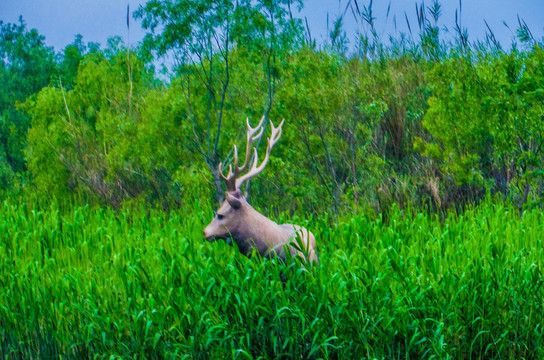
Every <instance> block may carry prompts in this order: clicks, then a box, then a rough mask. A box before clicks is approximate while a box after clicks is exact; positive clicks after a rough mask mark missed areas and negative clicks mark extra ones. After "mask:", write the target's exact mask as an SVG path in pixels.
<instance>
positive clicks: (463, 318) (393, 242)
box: [0, 202, 544, 359]
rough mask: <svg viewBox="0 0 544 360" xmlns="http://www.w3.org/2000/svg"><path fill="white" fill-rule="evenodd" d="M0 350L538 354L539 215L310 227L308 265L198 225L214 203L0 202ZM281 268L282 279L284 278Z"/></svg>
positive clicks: (542, 219)
mask: <svg viewBox="0 0 544 360" xmlns="http://www.w3.org/2000/svg"><path fill="white" fill-rule="evenodd" d="M0 212H1V216H0V219H2V220H1V222H0V242H1V243H2V244H3V245H2V247H0V278H1V279H3V280H2V286H1V287H0V302H1V303H2V306H1V307H0V325H1V326H0V356H2V357H8V358H29V357H35V356H36V354H40V356H47V357H59V356H62V357H63V358H67V359H70V358H82V357H84V358H94V357H100V358H110V357H115V358H118V357H123V358H135V357H138V358H149V359H154V358H185V357H188V358H197V359H199V358H210V357H211V358H218V357H219V358H238V357H241V356H242V357H245V358H277V357H289V358H292V357H297V358H299V357H301V358H305V359H314V358H323V359H328V358H399V357H410V358H435V357H441V358H470V357H473V358H488V359H495V358H497V359H498V358H538V357H540V356H542V352H543V349H544V337H543V333H542V331H540V330H539V329H540V328H541V322H542V317H541V316H540V314H541V313H542V311H543V310H544V309H543V308H542V297H543V296H544V294H543V287H542V286H541V285H542V280H541V272H540V269H541V267H542V266H543V263H542V261H543V260H542V259H544V257H543V254H542V249H543V247H542V244H541V238H542V237H541V233H542V231H544V229H543V224H544V213H542V211H541V210H533V211H529V212H526V213H525V214H524V216H523V217H522V218H520V217H519V216H518V213H517V210H516V209H515V208H507V207H504V206H503V205H493V204H492V203H486V204H484V205H482V206H480V207H478V208H474V209H469V210H467V211H466V212H465V213H464V214H463V215H461V216H457V215H455V214H449V215H448V216H447V217H445V218H444V219H443V220H442V221H439V219H438V217H437V216H428V215H426V214H422V213H419V212H414V213H411V212H406V211H402V210H399V209H398V207H394V208H393V210H392V211H391V212H390V214H389V216H390V217H389V221H388V222H387V223H386V222H384V221H382V220H381V218H379V217H378V218H377V219H375V218H374V219H372V218H368V217H365V216H355V217H353V218H351V219H347V220H346V221H341V222H340V223H338V224H337V225H335V226H333V227H331V226H330V225H329V224H327V223H326V221H324V220H323V219H315V220H314V221H312V223H310V224H305V226H309V227H310V228H311V229H312V231H314V232H315V233H316V235H317V238H318V239H319V252H320V253H319V255H320V260H321V266H320V267H316V268H310V269H308V270H303V269H301V268H300V266H299V264H294V265H292V267H291V268H290V269H288V268H287V266H286V265H282V264H279V263H274V262H271V261H268V260H261V259H257V258H253V259H248V258H246V257H244V256H243V255H241V254H240V253H238V252H237V251H236V250H235V249H234V248H232V247H229V246H227V245H226V244H224V243H222V242H217V243H207V242H206V241H205V240H204V239H202V235H201V231H202V227H203V226H204V222H205V221H206V219H207V218H209V216H211V209H209V208H208V207H203V206H201V205H200V204H199V203H194V204H193V205H191V206H188V207H187V208H185V209H183V210H179V211H172V212H170V213H169V214H165V213H163V212H160V211H149V210H142V209H140V210H138V209H136V208H135V209H133V210H132V211H126V210H121V211H119V212H114V211H112V210H111V209H94V208H91V207H88V206H87V207H75V208H72V209H70V210H64V211H62V210H61V209H59V208H58V207H56V206H51V207H46V208H44V209H42V210H35V209H34V206H31V205H27V204H24V203H22V204H19V205H14V204H12V203H9V202H4V203H3V204H2V207H1V208H0ZM280 272H282V273H283V274H284V275H285V276H286V277H287V280H286V281H285V283H282V281H281V280H280V279H281V275H280Z"/></svg>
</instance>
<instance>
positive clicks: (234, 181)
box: [219, 116, 284, 191]
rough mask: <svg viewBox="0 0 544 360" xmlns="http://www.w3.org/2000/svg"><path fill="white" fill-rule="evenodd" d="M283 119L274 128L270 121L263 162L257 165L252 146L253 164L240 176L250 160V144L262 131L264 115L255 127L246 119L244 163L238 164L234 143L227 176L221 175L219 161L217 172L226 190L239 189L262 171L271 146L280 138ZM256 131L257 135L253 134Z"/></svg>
mask: <svg viewBox="0 0 544 360" xmlns="http://www.w3.org/2000/svg"><path fill="white" fill-rule="evenodd" d="M283 121H284V120H282V121H281V123H280V125H279V126H278V127H277V128H275V127H274V124H272V121H270V126H271V128H272V133H271V135H270V137H269V138H268V144H267V146H266V155H265V157H264V160H263V162H262V163H261V165H259V166H257V164H258V162H259V156H258V154H257V148H255V147H254V148H253V153H254V157H255V159H254V161H253V165H252V166H251V169H250V170H249V171H248V172H247V173H246V174H245V175H243V176H240V174H241V173H242V172H243V171H245V170H246V168H247V166H248V165H249V162H250V160H251V146H252V145H253V142H254V141H255V140H258V139H260V138H261V136H262V135H263V132H264V128H263V127H262V126H263V122H264V116H263V117H262V118H261V121H260V122H259V124H258V125H257V126H256V127H255V128H252V127H251V126H250V125H249V119H246V123H247V145H246V158H245V160H244V163H243V164H242V166H238V149H237V147H236V145H234V161H233V163H232V165H229V172H228V174H227V176H225V175H223V170H222V169H221V165H222V163H219V173H220V174H221V178H223V180H224V181H225V184H226V185H227V191H236V190H238V189H240V187H241V186H242V184H243V183H244V182H245V181H246V180H249V179H251V178H252V177H254V176H255V175H257V174H259V173H260V172H261V171H263V169H264V168H265V166H266V164H267V162H268V159H269V157H270V151H271V150H272V147H273V146H274V144H276V142H277V141H278V140H279V139H280V136H281V127H282V125H283ZM256 133H257V135H255V134H256Z"/></svg>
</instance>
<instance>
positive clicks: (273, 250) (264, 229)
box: [204, 117, 319, 263]
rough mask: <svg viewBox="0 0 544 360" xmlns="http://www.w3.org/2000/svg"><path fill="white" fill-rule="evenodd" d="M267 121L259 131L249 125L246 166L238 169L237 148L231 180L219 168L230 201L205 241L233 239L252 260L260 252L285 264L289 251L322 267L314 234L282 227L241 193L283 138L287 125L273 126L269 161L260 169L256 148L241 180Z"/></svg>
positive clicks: (221, 210) (291, 227)
mask: <svg viewBox="0 0 544 360" xmlns="http://www.w3.org/2000/svg"><path fill="white" fill-rule="evenodd" d="M263 121H264V117H263V118H262V119H261V122H260V123H259V125H257V127H255V128H252V127H251V126H250V125H249V120H248V121H247V127H248V131H247V147H246V158H245V161H244V163H243V164H242V166H238V151H237V148H236V145H234V162H233V165H231V166H229V173H228V175H227V176H224V175H223V172H222V170H221V165H222V164H219V172H220V174H221V177H222V178H223V180H224V181H225V183H226V185H227V192H226V199H225V201H224V202H223V204H222V205H221V207H220V208H219V210H218V211H217V215H216V216H215V218H214V219H213V220H212V222H211V223H210V224H209V225H208V226H207V227H206V228H205V229H204V237H205V238H206V240H208V241H214V240H217V239H227V238H232V239H233V241H234V242H235V243H236V245H237V246H238V249H239V250H240V252H241V253H242V254H244V255H247V256H250V255H251V253H252V252H253V251H258V252H259V254H260V255H261V256H262V257H267V258H270V257H274V256H277V257H279V258H280V259H282V260H284V261H285V260H286V258H287V254H286V253H285V251H286V250H288V251H289V253H290V255H291V256H301V257H302V258H303V259H304V260H305V261H306V262H308V261H313V262H315V263H318V262H319V260H318V257H317V253H316V249H315V237H314V235H313V234H312V233H311V232H310V231H308V230H307V229H305V228H303V227H301V226H298V225H292V224H282V225H278V224H277V223H275V222H274V221H272V220H270V219H268V218H267V217H266V216H264V215H262V214H261V213H259V212H258V211H257V210H255V209H254V208H253V207H251V205H249V203H248V202H247V201H246V199H245V197H244V196H243V195H242V192H241V191H240V187H241V185H242V183H243V182H244V181H246V180H248V179H250V178H252V177H253V176H255V175H257V174H259V173H260V172H261V171H262V170H263V169H264V167H265V166H266V163H267V161H268V158H269V156H270V150H271V149H272V147H273V146H274V144H275V143H276V142H277V141H278V139H279V138H280V136H281V127H282V125H283V121H282V122H281V124H280V125H279V126H278V127H277V128H274V125H273V124H272V123H271V127H272V135H271V137H270V138H269V139H268V144H267V148H266V155H265V159H264V160H263V162H262V163H261V165H259V166H257V164H258V156H257V150H256V149H255V148H254V149H253V150H254V162H253V165H252V166H251V169H249V171H248V172H247V173H246V174H245V175H242V176H240V175H241V173H242V172H243V171H245V170H246V168H247V167H248V165H249V163H250V158H251V154H250V153H251V146H252V144H253V141H255V140H257V139H259V138H260V137H261V136H262V134H263V128H262V124H263ZM255 134H257V135H255ZM300 250H302V251H300Z"/></svg>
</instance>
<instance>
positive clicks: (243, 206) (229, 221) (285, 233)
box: [204, 191, 318, 263]
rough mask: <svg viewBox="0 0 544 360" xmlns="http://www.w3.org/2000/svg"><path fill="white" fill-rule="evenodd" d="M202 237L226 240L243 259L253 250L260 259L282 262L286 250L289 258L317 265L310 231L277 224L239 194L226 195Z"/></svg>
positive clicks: (212, 239) (313, 239)
mask: <svg viewBox="0 0 544 360" xmlns="http://www.w3.org/2000/svg"><path fill="white" fill-rule="evenodd" d="M204 237H205V238H206V240H208V241H214V240H217V239H227V238H229V237H230V238H232V240H233V241H234V242H235V243H236V245H237V246H238V249H239V250H240V252H241V253H242V254H244V255H246V256H250V255H251V252H252V251H257V252H259V254H260V255H261V256H262V257H266V258H272V257H275V256H277V257H279V258H280V259H282V260H283V261H285V260H286V258H287V255H286V253H285V250H286V248H287V249H289V252H290V255H291V256H297V255H299V256H301V257H303V258H304V259H305V260H306V261H315V262H316V263H317V262H318V259H317V254H316V251H315V237H314V235H313V234H312V233H311V232H309V231H308V230H307V229H305V228H303V227H300V226H298V225H292V224H282V225H278V224H277V223H275V222H274V221H272V220H270V219H269V218H267V217H266V216H264V215H262V214H261V213H259V212H258V211H257V210H255V209H254V208H253V207H252V206H251V205H249V204H248V202H247V201H246V200H245V198H244V197H243V195H242V193H241V192H239V191H238V192H235V193H227V200H225V201H224V202H223V205H222V206H221V208H220V209H219V210H218V211H217V215H216V217H215V218H214V219H213V220H212V222H211V223H210V224H209V225H208V226H207V227H206V229H204ZM292 244H295V246H296V247H299V248H302V249H303V251H299V250H297V249H296V248H295V247H294V246H292ZM286 245H287V246H286Z"/></svg>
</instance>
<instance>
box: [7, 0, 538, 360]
mask: <svg viewBox="0 0 544 360" xmlns="http://www.w3.org/2000/svg"><path fill="white" fill-rule="evenodd" d="M359 3H360V2H359ZM351 4H352V6H354V8H353V13H352V14H353V15H354V16H357V17H358V20H359V21H360V22H361V23H364V24H365V27H364V28H365V29H366V31H365V32H364V33H361V34H358V35H359V40H357V41H356V42H355V43H353V42H351V43H349V42H348V41H347V38H346V35H345V33H344V30H343V28H342V24H343V18H342V17H339V18H337V19H336V20H335V21H334V22H333V25H332V29H331V31H330V34H329V35H330V36H329V39H328V40H327V41H326V43H325V44H318V43H316V42H315V40H314V38H313V37H312V34H310V33H309V32H308V29H306V28H305V27H304V22H303V21H302V19H298V18H297V17H296V16H295V14H296V12H295V11H294V9H295V8H297V7H300V6H302V5H303V1H302V0H299V1H292V0H275V1H250V0H238V1H232V0H212V1H208V0H175V1H168V2H166V1H155V0H150V1H148V3H147V4H146V5H145V6H144V7H141V8H139V9H138V10H137V11H136V12H135V13H134V14H133V15H134V17H136V18H137V19H140V20H141V23H142V25H143V27H144V28H145V29H146V30H147V32H148V35H147V36H146V38H145V40H144V41H143V42H142V43H141V44H138V46H128V44H125V43H123V40H122V39H120V38H112V39H110V40H109V42H108V44H107V45H106V46H105V47H102V46H100V45H99V44H93V43H90V44H85V43H84V41H83V38H82V37H81V36H77V37H76V39H75V41H74V43H72V44H70V45H68V46H67V47H66V48H65V49H63V50H62V51H61V52H60V53H55V51H54V50H53V49H52V48H50V47H48V46H47V45H46V42H45V38H44V37H43V36H41V35H39V33H38V31H37V30H35V29H31V30H29V29H27V27H26V25H25V23H24V21H23V20H22V19H21V20H20V21H19V23H17V24H4V23H1V22H0V86H2V88H1V89H0V201H2V203H1V204H2V205H1V207H0V214H1V215H0V355H1V356H2V357H7V358H39V357H56V356H57V355H59V354H62V355H63V356H64V357H67V358H81V357H88V358H93V357H94V356H96V355H99V356H100V357H103V358H109V356H110V355H113V358H117V357H141V358H149V357H154V358H164V357H166V358H169V357H174V356H178V357H180V358H182V357H184V356H185V355H188V357H190V358H224V357H241V358H252V357H259V356H263V357H265V358H274V357H280V356H289V357H301V358H318V357H322V358H359V357H361V356H363V357H367V358H374V357H376V358H381V357H385V358H397V357H406V356H409V357H412V358H426V357H428V358H431V357H440V358H447V357H453V358H468V357H477V358H478V357H485V358H521V357H525V358H535V357H541V356H543V354H542V352H543V350H542V348H543V344H544V340H543V337H542V330H541V328H542V324H541V316H540V314H541V313H542V311H543V309H542V306H543V304H542V298H543V295H544V294H542V286H541V285H542V274H541V272H540V268H541V266H542V259H543V257H542V254H541V250H540V249H541V248H542V244H541V243H540V238H539V235H540V234H541V233H542V230H543V229H542V227H543V226H544V225H543V224H544V222H543V220H544V219H543V216H544V212H543V210H542V205H543V200H544V171H543V169H542V165H541V164H542V163H543V161H544V152H543V149H542V145H543V143H544V67H543V66H542V64H543V63H544V49H543V43H542V42H540V41H538V40H537V39H535V38H534V36H533V34H532V33H531V31H530V30H529V29H528V28H527V26H526V25H525V23H524V22H523V21H522V20H521V19H520V21H519V27H518V29H517V40H516V41H515V42H513V43H512V46H508V47H507V49H505V48H503V47H502V46H501V44H499V43H498V42H497V41H496V39H495V37H494V35H493V33H492V31H491V29H489V32H488V34H487V36H486V39H485V40H484V41H479V42H469V40H468V34H467V32H466V30H465V29H463V28H462V27H461V26H460V25H459V24H458V23H456V24H453V29H454V30H455V31H453V32H452V33H450V34H449V35H450V36H451V35H452V34H453V37H451V38H447V40H446V38H445V37H444V36H443V34H442V33H441V30H440V29H441V27H440V25H439V17H440V4H439V3H438V2H437V1H434V2H432V4H431V5H430V6H429V7H427V8H425V7H424V6H416V8H417V15H418V23H417V24H411V25H412V26H411V27H410V26H409V29H410V31H409V32H408V33H406V34H396V35H394V36H392V37H391V38H389V39H383V38H382V37H381V36H380V35H379V34H378V32H377V31H376V28H375V24H376V19H375V18H374V17H373V15H372V2H370V3H369V4H368V6H358V7H355V4H357V1H353V2H351ZM359 5H362V4H359ZM157 59H159V60H157ZM160 59H169V61H167V62H166V64H167V65H168V68H167V67H165V68H164V69H163V70H164V71H160V72H159V71H157V67H158V66H159V65H158V64H159V63H160V61H161V60H160ZM159 73H160V74H159ZM263 114H264V116H265V119H266V121H267V122H268V121H272V122H274V123H276V124H277V123H278V122H279V121H281V119H282V118H285V119H286V122H285V125H284V127H283V135H282V138H281V140H280V142H279V143H278V144H277V145H276V147H275V148H274V151H273V155H272V157H271V159H270V161H269V163H268V166H267V169H266V170H265V171H264V172H263V173H262V174H260V175H259V176H258V177H257V178H255V179H254V180H253V181H251V183H248V185H247V186H246V188H245V189H244V190H245V191H246V192H247V194H248V198H249V200H250V201H251V203H252V205H254V206H255V207H256V208H257V209H259V210H260V211H262V212H263V213H265V214H267V215H270V216H271V217H273V218H274V219H275V220H279V221H282V220H283V221H295V220H292V219H293V218H294V219H296V221H297V222H299V223H301V224H303V223H304V222H306V223H307V224H306V225H307V226H308V227H309V228H311V229H312V230H313V231H314V232H315V233H316V235H317V238H318V249H319V251H320V258H321V262H322V266H321V267H319V268H315V269H310V270H309V271H303V270H301V269H300V267H299V265H298V264H294V265H290V266H291V267H292V269H291V270H287V269H285V266H286V265H281V264H274V263H271V262H269V261H263V260H258V259H257V260H255V259H254V260H253V261H248V260H247V259H246V258H244V257H241V256H240V255H239V254H236V252H235V251H234V249H232V248H230V247H228V246H226V245H224V244H208V243H204V241H203V239H202V228H203V225H204V224H205V223H206V222H207V221H209V220H210V217H211V214H212V210H213V207H215V206H216V205H217V200H220V199H222V197H223V191H224V190H223V189H222V188H221V181H220V178H219V174H218V172H217V165H218V164H219V163H220V162H230V161H231V160H232V157H233V154H232V143H233V142H236V143H237V144H239V145H241V144H242V143H243V141H244V136H245V129H244V126H245V125H244V124H245V119H246V118H249V119H250V121H251V122H252V123H253V124H256V122H257V121H258V120H259V119H260V118H261V116H263ZM260 145H261V147H263V145H262V144H260ZM261 151H262V149H261ZM287 219H289V220H287ZM280 272H281V273H282V274H288V275H287V277H288V280H287V281H286V282H285V283H282V282H281V281H280V280H279V279H280V277H279V273H280ZM287 354H288V355H287Z"/></svg>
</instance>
